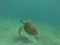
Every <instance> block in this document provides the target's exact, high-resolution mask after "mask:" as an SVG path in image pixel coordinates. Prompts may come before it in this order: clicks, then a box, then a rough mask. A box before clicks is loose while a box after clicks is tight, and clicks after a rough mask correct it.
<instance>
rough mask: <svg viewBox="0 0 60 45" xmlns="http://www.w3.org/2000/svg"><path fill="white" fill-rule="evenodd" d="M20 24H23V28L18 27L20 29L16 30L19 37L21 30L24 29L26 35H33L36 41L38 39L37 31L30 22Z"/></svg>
mask: <svg viewBox="0 0 60 45" xmlns="http://www.w3.org/2000/svg"><path fill="white" fill-rule="evenodd" d="M20 22H21V23H22V24H23V26H22V27H20V29H19V30H18V34H19V36H20V34H21V31H22V29H23V28H24V30H25V32H26V33H27V34H30V35H33V36H34V37H35V38H36V39H38V31H37V29H36V27H35V26H34V25H33V24H32V22H31V21H30V20H29V21H24V20H21V21H20Z"/></svg>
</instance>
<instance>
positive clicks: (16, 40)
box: [14, 36, 33, 43]
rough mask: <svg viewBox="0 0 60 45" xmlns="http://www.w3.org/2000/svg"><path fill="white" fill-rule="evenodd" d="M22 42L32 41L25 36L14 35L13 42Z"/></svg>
mask: <svg viewBox="0 0 60 45" xmlns="http://www.w3.org/2000/svg"><path fill="white" fill-rule="evenodd" d="M20 41H21V42H23V43H32V42H33V41H31V40H30V39H28V38H27V37H26V36H20V37H15V38H14V42H20Z"/></svg>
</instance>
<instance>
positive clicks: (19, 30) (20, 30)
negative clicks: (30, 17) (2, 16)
mask: <svg viewBox="0 0 60 45" xmlns="http://www.w3.org/2000/svg"><path fill="white" fill-rule="evenodd" d="M22 29H23V27H20V28H19V29H18V36H20V35H21V32H22Z"/></svg>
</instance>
